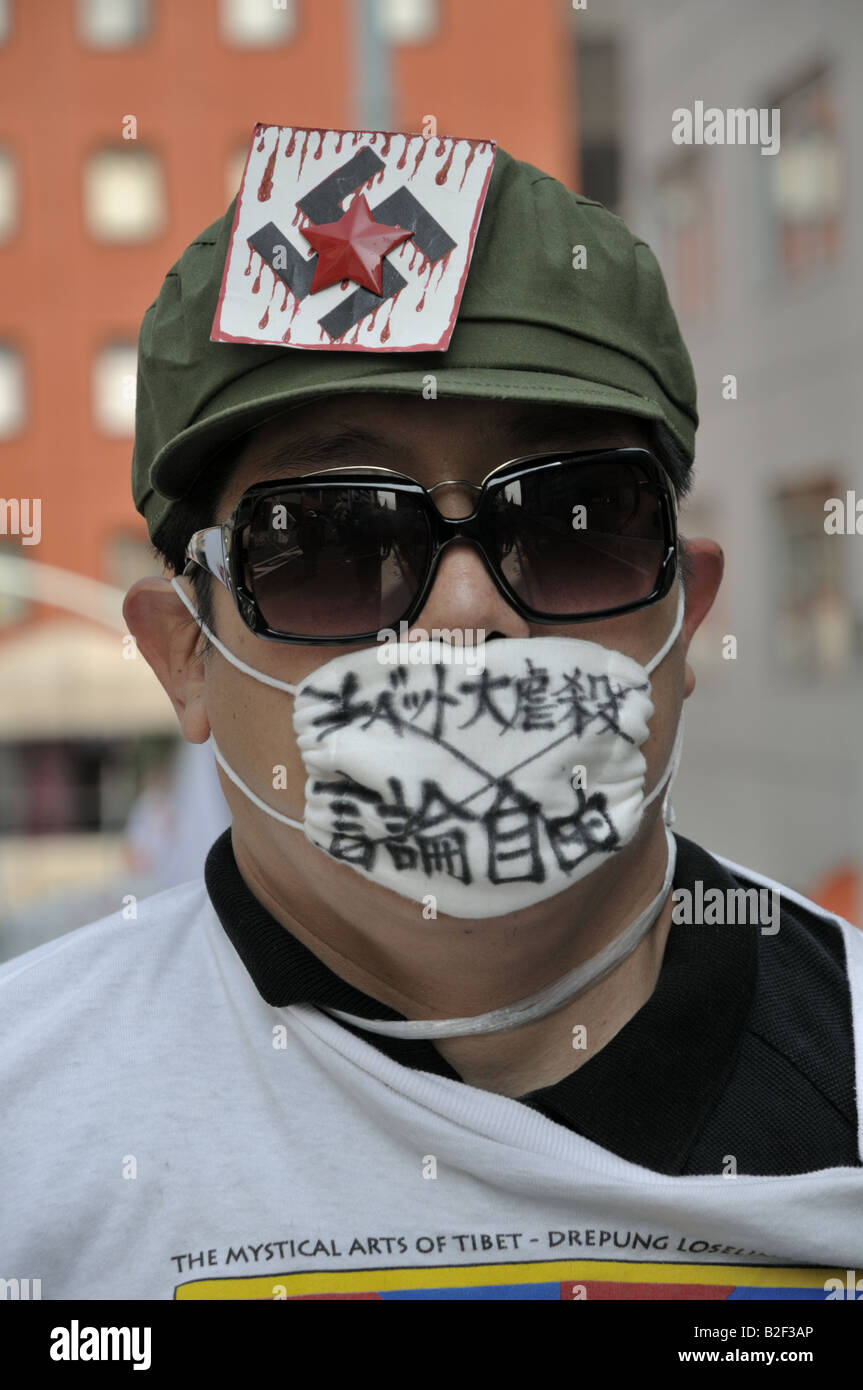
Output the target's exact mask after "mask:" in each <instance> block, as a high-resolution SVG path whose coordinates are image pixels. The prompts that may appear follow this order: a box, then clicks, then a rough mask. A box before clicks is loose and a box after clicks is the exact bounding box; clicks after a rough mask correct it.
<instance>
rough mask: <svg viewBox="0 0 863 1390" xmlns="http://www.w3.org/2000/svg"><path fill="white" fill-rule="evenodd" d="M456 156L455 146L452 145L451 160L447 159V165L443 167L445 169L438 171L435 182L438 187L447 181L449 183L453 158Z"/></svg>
mask: <svg viewBox="0 0 863 1390" xmlns="http://www.w3.org/2000/svg"><path fill="white" fill-rule="evenodd" d="M454 154H455V145H450V151H449V158H448V159H447V162H446V164H445V165H444V166H443V168H442V169H438V171H437V173H436V174H435V177H434V181H435V183H436V184H437V185H438V186H440V185H441V184H444V183H446V181H447V175H448V174H449V171H450V168H451V166H452V157H453V155H454Z"/></svg>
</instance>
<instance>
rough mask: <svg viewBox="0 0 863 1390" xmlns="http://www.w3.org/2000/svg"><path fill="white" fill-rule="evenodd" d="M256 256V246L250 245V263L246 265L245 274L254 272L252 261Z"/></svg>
mask: <svg viewBox="0 0 863 1390" xmlns="http://www.w3.org/2000/svg"><path fill="white" fill-rule="evenodd" d="M254 256H255V248H254V246H250V247H249V264H248V265H247V266H246V269H245V270H244V271H243V274H244V275H251V273H252V261H253V260H254Z"/></svg>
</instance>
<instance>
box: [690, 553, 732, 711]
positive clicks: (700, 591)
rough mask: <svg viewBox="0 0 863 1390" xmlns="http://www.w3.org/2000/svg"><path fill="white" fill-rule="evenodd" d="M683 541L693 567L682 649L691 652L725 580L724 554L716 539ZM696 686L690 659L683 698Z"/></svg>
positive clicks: (691, 568) (691, 569)
mask: <svg viewBox="0 0 863 1390" xmlns="http://www.w3.org/2000/svg"><path fill="white" fill-rule="evenodd" d="M681 544H682V545H683V548H684V549H685V551H686V555H687V558H688V561H689V571H690V574H689V579H688V581H687V583H686V589H685V592H686V607H685V609H684V613H683V627H682V631H681V635H682V637H683V650H684V652H688V651H689V644H690V642H691V641H692V638H693V636H694V635H695V633H696V632H697V631H698V629H699V628H700V626H701V624H702V623H703V622H704V619H705V618H706V617H707V614H708V613H709V612H710V610H711V608H712V607H713V600H714V599H715V598H716V594H717V591H718V589H719V585H720V584H721V582H722V572H723V570H724V568H725V557H724V556H723V554H722V549H721V547H720V546H718V545H717V544H716V541H710V540H703V539H698V540H690V539H688V538H687V539H685V540H682V541H681ZM694 689H695V672H694V671H693V669H692V667H691V666H690V665H689V662H688V661H687V663H686V684H685V688H684V699H686V698H688V696H690V695H691V694H692V692H693V690H694Z"/></svg>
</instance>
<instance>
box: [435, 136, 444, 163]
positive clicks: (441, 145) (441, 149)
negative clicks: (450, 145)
mask: <svg viewBox="0 0 863 1390" xmlns="http://www.w3.org/2000/svg"><path fill="white" fill-rule="evenodd" d="M445 150H446V136H444V135H442V136H441V138H440V139H439V140H438V144H437V149H436V150H435V157H436V158H437V159H441V158H442V157H443V154H444V151H445Z"/></svg>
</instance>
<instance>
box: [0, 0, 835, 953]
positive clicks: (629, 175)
mask: <svg viewBox="0 0 863 1390" xmlns="http://www.w3.org/2000/svg"><path fill="white" fill-rule="evenodd" d="M861 59H863V23H861V17H860V10H859V3H858V0H822V3H821V4H820V5H819V6H818V7H817V10H816V8H815V7H811V6H807V5H806V4H804V3H803V0H758V4H757V5H754V6H753V5H751V4H746V3H744V0H728V3H726V4H724V5H722V6H719V5H716V4H715V3H714V2H713V0H650V3H644V0H603V2H602V4H599V3H596V4H594V3H593V2H592V0H587V4H586V6H585V8H578V7H577V5H576V4H575V3H568V0H534V3H533V4H532V5H531V6H529V7H526V6H524V5H523V4H519V3H516V0H284V3H282V2H281V0H183V3H182V4H176V3H169V0H52V2H51V3H50V4H31V3H28V0H0V457H2V489H0V490H2V493H3V497H2V498H0V836H2V839H0V957H2V956H4V955H10V954H14V953H15V952H16V951H18V950H24V949H26V948H27V947H28V946H30V945H35V944H38V942H39V941H40V940H43V939H45V938H46V937H48V936H50V935H53V934H54V933H56V932H59V931H64V930H68V929H70V928H72V927H75V926H78V925H81V924H82V923H84V922H86V921H89V920H92V919H93V918H94V917H96V916H99V915H101V914H102V913H106V912H110V911H114V910H116V908H117V907H119V906H121V905H122V903H123V901H124V900H125V898H126V897H128V896H129V895H132V896H134V895H136V894H137V895H139V896H140V894H141V893H144V892H149V891H153V889H155V888H159V887H167V886H169V885H170V884H171V883H173V882H178V881H181V880H182V879H184V878H188V877H192V876H195V875H197V874H199V873H200V872H201V868H202V865H203V858H204V855H205V853H206V849H207V848H208V847H209V844H210V843H211V841H212V839H213V838H215V835H216V834H217V833H218V831H219V829H221V827H222V826H223V825H224V824H226V823H227V813H226V808H225V806H224V803H223V801H222V799H221V794H220V792H219V789H218V782H217V780H216V778H215V775H214V771H213V766H212V761H211V759H210V755H209V751H208V750H207V749H200V748H195V749H191V748H188V747H186V746H183V747H182V749H181V747H180V745H179V742H178V739H177V736H176V721H175V719H174V715H173V712H172V710H171V708H170V704H169V702H168V699H167V697H166V696H165V694H164V692H163V691H162V690H161V688H160V687H159V685H158V683H157V682H156V681H155V678H154V677H153V676H152V675H151V673H150V671H149V669H148V668H147V667H146V663H145V662H144V661H143V659H142V658H140V657H137V656H136V655H135V653H134V650H133V648H130V643H129V639H128V637H127V635H126V633H125V628H124V625H123V621H122V617H121V614H120V603H121V598H122V594H123V592H124V591H125V589H126V588H127V587H128V585H129V584H130V583H131V582H132V580H133V579H135V578H137V577H139V576H140V575H142V574H146V573H156V572H157V567H156V565H155V563H154V561H153V558H152V555H151V552H150V549H149V545H148V543H147V538H146V531H145V528H144V525H143V522H142V521H141V519H140V518H139V517H138V516H137V513H136V512H135V511H134V509H133V506H132V502H131V496H130V486H129V469H130V459H131V446H132V430H133V418H134V387H135V343H136V337H137V331H138V326H139V324H140V320H141V318H142V316H143V313H144V311H145V309H146V308H147V306H148V305H149V304H150V303H151V302H152V300H153V299H154V298H155V297H156V295H157V293H158V290H159V287H160V285H161V282H162V279H163V277H164V275H165V273H166V271H167V270H168V268H169V267H170V266H171V264H172V263H173V262H174V261H175V260H176V259H177V258H178V257H179V255H180V254H181V253H182V251H183V249H184V247H185V246H186V245H187V244H188V242H189V241H191V240H192V239H193V237H194V236H195V234H196V233H197V232H199V231H200V230H202V229H203V228H204V227H205V226H207V225H208V224H209V223H211V222H212V221H214V220H215V219H216V218H218V217H219V216H220V215H221V214H222V212H223V211H224V209H225V208H226V206H227V204H228V203H229V202H230V200H231V199H232V198H233V196H234V194H235V193H236V191H237V188H238V186H239V181H240V174H241V170H242V164H243V160H244V157H245V153H246V149H247V146H248V142H249V139H250V136H251V131H252V128H253V126H254V124H255V123H256V122H257V121H263V122H275V123H280V124H294V125H299V126H304V125H310V126H325V127H345V128H353V127H358V126H362V127H367V128H372V129H381V128H383V129H403V130H416V131H420V130H422V128H423V122H424V121H425V120H426V118H427V117H428V116H429V115H433V116H434V117H435V118H436V120H437V124H438V130H439V131H440V132H441V133H444V134H453V135H463V136H470V137H483V136H491V137H492V138H494V139H496V140H497V141H498V142H499V143H500V144H501V145H502V146H504V147H505V148H506V149H508V150H509V151H510V152H511V153H513V154H514V155H516V157H518V158H521V159H525V160H528V161H529V162H530V163H532V164H536V165H538V166H540V167H542V168H544V169H547V170H548V171H549V172H550V173H552V174H554V175H555V176H556V177H558V178H560V179H562V180H563V181H564V182H565V183H566V184H567V185H568V186H569V187H572V188H575V189H578V190H580V191H583V192H585V193H586V194H587V195H588V196H590V197H593V198H596V199H598V200H599V201H601V202H604V203H606V204H607V205H608V206H609V207H611V208H613V209H614V210H615V211H617V212H619V213H620V214H621V215H622V216H623V217H624V218H625V219H626V220H627V221H628V222H629V224H630V225H631V226H632V228H633V230H635V231H636V232H637V233H638V234H639V235H641V236H642V237H643V238H644V239H645V240H646V241H648V242H649V243H650V244H651V245H652V246H653V248H654V249H655V251H656V252H657V255H658V257H659V260H660V263H661V264H662V266H663V269H664V271H665V274H666V277H667V280H668V283H669V289H670V293H671V297H672V301H673V303H674V305H675V308H676V310H677V312H678V315H679V317H680V321H681V326H682V329H683V333H684V336H685V338H686V340H687V343H688V344H689V346H690V350H691V352H692V355H693V359H694V363H695V368H696V375H697V378H698V385H699V398H700V409H701V419H702V424H701V429H700V431H699V448H698V459H697V476H698V482H697V486H696V489H695V494H694V498H693V501H692V504H691V505H690V506H689V507H688V508H687V511H686V513H685V519H684V531H685V532H686V533H688V534H692V535H696V534H700V535H710V536H713V537H715V538H716V539H717V540H719V542H720V544H722V546H723V548H724V550H725V554H726V562H727V571H726V579H725V582H724V585H723V589H722V591H721V592H720V597H719V600H718V602H717V604H716V606H715V609H714V611H713V613H712V614H711V615H710V617H709V618H708V620H707V622H706V623H705V625H704V629H703V630H702V632H701V633H700V634H699V635H698V636H697V638H696V641H695V643H694V644H693V651H692V662H693V665H694V667H695V670H696V674H697V679H698V689H697V692H696V694H695V696H694V697H693V699H692V700H690V701H689V702H688V706H687V735H686V745H685V757H684V761H683V767H682V770H681V772H680V775H679V777H678V782H677V789H676V795H675V805H676V808H677V813H678V823H677V829H678V830H679V831H680V832H681V833H682V834H684V835H688V836H690V837H691V838H692V839H695V840H697V841H699V842H701V843H703V844H704V845H705V847H706V848H708V849H710V850H713V851H714V852H717V853H720V854H725V855H727V856H728V857H730V858H732V859H735V860H738V861H739V862H742V863H744V864H749V865H751V866H753V867H755V868H757V869H758V870H760V871H762V872H764V873H767V874H769V875H772V876H774V877H776V878H778V879H780V880H782V881H784V882H787V883H788V884H789V885H791V886H793V887H795V888H797V889H799V890H801V891H803V892H805V893H807V894H809V895H811V896H815V897H817V898H819V899H820V900H822V901H824V902H825V903H827V904H828V905H829V906H831V907H832V908H833V909H834V910H836V911H839V912H842V913H843V914H844V915H845V916H848V917H849V918H851V919H852V920H855V921H858V922H861V921H863V906H861V901H860V889H859V883H860V872H861V867H863V741H861V739H860V738H859V737H858V736H857V729H858V726H859V713H860V706H861V699H860V692H861V682H860V673H861V664H863V540H861V537H860V536H857V535H854V534H848V535H830V534H828V533H827V531H826V530H825V525H824V520H825V512H824V503H825V501H826V500H827V499H828V498H831V497H840V498H843V499H844V498H845V496H846V492H848V491H849V490H853V489H854V488H855V487H856V488H857V494H858V496H859V497H860V498H861V503H863V470H861V467H860V465H859V462H858V449H857V440H858V438H859V437H861V435H863V418H861V414H863V401H861V391H860V390H859V388H858V386H857V382H858V380H859V377H860V369H861V366H863V334H861V314H860V304H861V302H863V294H861V289H863V286H861V275H863V272H861V269H860V266H859V263H858V259H857V257H856V256H855V251H856V250H857V249H858V247H859V245H860V228H861V222H862V221H863V206H861V200H863V188H861V181H860V178H859V170H860V168H861V165H863V160H861V147H863V109H861V108H863V88H861V87H860V85H859V83H856V82H855V73H856V72H858V71H859V70H860V67H861ZM699 100H700V101H703V102H704V104H705V106H716V107H720V108H723V109H725V108H729V107H756V108H762V107H765V108H778V109H779V111H780V113H781V146H780V150H779V152H778V153H777V154H775V155H770V156H762V155H761V153H760V151H759V149H758V148H757V147H752V146H723V145H713V146H705V145H699V146H696V145H693V146H679V145H675V144H674V142H673V141H672V138H671V136H672V112H673V111H674V110H675V109H676V108H680V107H685V108H690V109H691V108H692V106H693V104H694V102H696V101H699ZM855 168H856V170H857V173H858V177H857V179H856V181H855V180H854V179H853V178H852V177H851V171H852V170H853V169H855ZM729 374H731V375H733V376H734V377H735V378H736V399H726V398H724V396H723V380H724V379H726V378H728V376H729ZM726 395H727V386H726ZM36 501H39V502H40V503H41V516H40V517H39V525H38V528H37V527H36V526H35V525H34V515H35V514H34V505H35V503H36ZM25 503H26V504H27V505H25ZM13 504H14V505H13ZM861 513H863V506H861ZM860 525H861V532H863V516H861V522H860ZM851 529H852V531H853V518H852V521H851ZM28 530H29V533H30V534H29V536H28V534H27V533H28ZM37 531H38V535H37ZM729 635H731V636H734V637H735V638H736V639H737V655H736V658H734V659H727V658H726V656H724V655H723V652H724V651H727V649H728V644H727V643H725V642H724V638H726V637H727V636H729Z"/></svg>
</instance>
